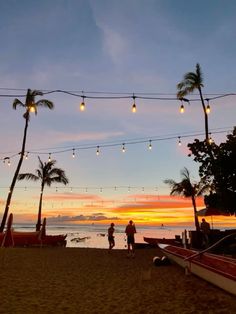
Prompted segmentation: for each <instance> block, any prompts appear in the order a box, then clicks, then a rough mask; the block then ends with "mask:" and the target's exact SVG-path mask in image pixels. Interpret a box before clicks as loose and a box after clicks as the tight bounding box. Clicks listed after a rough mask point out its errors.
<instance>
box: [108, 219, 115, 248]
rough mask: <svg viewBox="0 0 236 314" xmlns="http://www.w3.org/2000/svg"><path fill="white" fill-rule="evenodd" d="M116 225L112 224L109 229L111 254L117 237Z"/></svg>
mask: <svg viewBox="0 0 236 314" xmlns="http://www.w3.org/2000/svg"><path fill="white" fill-rule="evenodd" d="M114 226H115V225H114V223H113V222H112V223H111V225H110V227H109V228H108V242H109V252H110V251H111V249H112V248H113V247H114V246H115V237H114V231H115V228H114Z"/></svg>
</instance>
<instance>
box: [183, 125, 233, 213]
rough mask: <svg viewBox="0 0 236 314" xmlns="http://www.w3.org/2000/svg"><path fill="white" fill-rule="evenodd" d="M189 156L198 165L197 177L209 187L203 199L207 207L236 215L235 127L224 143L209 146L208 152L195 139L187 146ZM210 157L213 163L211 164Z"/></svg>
mask: <svg viewBox="0 0 236 314" xmlns="http://www.w3.org/2000/svg"><path fill="white" fill-rule="evenodd" d="M188 147H189V149H190V151H191V153H190V154H189V155H190V156H193V157H194V161H196V162H198V163H200V167H199V175H200V178H201V179H202V181H203V182H204V183H205V184H207V185H210V186H211V193H210V195H207V196H206V197H205V203H206V205H207V206H210V207H215V208H218V209H221V210H225V211H230V212H231V213H232V214H235V213H236V162H235V160H236V127H235V128H234V130H233V132H232V134H229V135H227V140H226V142H225V143H221V144H219V145H216V144H215V143H212V144H211V150H210V151H209V149H208V145H206V143H205V142H202V141H199V140H197V139H195V141H194V142H193V143H191V144H188ZM212 155H213V157H214V162H212Z"/></svg>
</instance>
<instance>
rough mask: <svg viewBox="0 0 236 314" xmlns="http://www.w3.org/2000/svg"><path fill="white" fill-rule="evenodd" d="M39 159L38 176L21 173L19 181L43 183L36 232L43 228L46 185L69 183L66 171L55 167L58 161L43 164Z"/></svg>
mask: <svg viewBox="0 0 236 314" xmlns="http://www.w3.org/2000/svg"><path fill="white" fill-rule="evenodd" d="M38 159H39V168H38V169H36V175H35V174H33V173H20V174H19V175H18V178H17V179H18V180H24V179H26V180H32V181H38V180H40V181H41V191H40V198H39V210H38V220H37V224H36V231H39V230H40V226H41V213H42V200H43V191H44V187H45V185H47V186H51V184H52V183H55V182H56V183H62V184H64V185H66V184H68V183H69V180H68V179H67V177H66V175H65V171H64V170H62V169H60V168H55V167H54V165H55V163H56V160H51V161H48V162H44V163H43V162H42V161H41V159H40V158H39V157H38Z"/></svg>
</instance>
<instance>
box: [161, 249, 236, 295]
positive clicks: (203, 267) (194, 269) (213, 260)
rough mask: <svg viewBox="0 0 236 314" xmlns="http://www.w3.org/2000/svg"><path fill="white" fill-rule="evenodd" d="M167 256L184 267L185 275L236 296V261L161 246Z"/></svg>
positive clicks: (209, 254)
mask: <svg viewBox="0 0 236 314" xmlns="http://www.w3.org/2000/svg"><path fill="white" fill-rule="evenodd" d="M159 246H160V248H161V249H162V252H163V253H164V254H165V256H166V257H167V258H168V259H170V260H172V261H174V262H175V263H177V264H178V265H180V266H182V267H183V268H184V269H185V273H186V274H187V273H193V274H195V275H197V276H198V277H200V278H203V279H205V280H206V281H208V282H210V283H212V284H214V285H216V286H218V287H219V288H221V289H223V290H225V291H227V292H230V293H232V294H234V295H236V259H234V258H230V257H225V256H222V255H216V254H211V253H207V252H206V250H204V251H203V252H197V251H194V250H189V249H185V248H182V247H177V246H172V245H165V244H160V245H159Z"/></svg>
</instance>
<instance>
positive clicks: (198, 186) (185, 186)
mask: <svg viewBox="0 0 236 314" xmlns="http://www.w3.org/2000/svg"><path fill="white" fill-rule="evenodd" d="M180 175H181V178H182V180H181V181H180V182H175V181H174V180H171V179H166V180H164V183H166V184H168V185H169V186H170V188H171V192H170V195H183V196H184V197H191V200H192V204H193V210H194V222H195V227H196V230H197V231H199V230H200V227H199V221H198V216H197V207H196V196H199V195H202V193H203V192H204V191H205V190H207V189H208V187H207V186H206V185H204V184H203V182H202V181H200V182H199V183H196V182H191V179H190V173H189V170H188V169H187V168H184V169H183V170H181V172H180Z"/></svg>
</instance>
